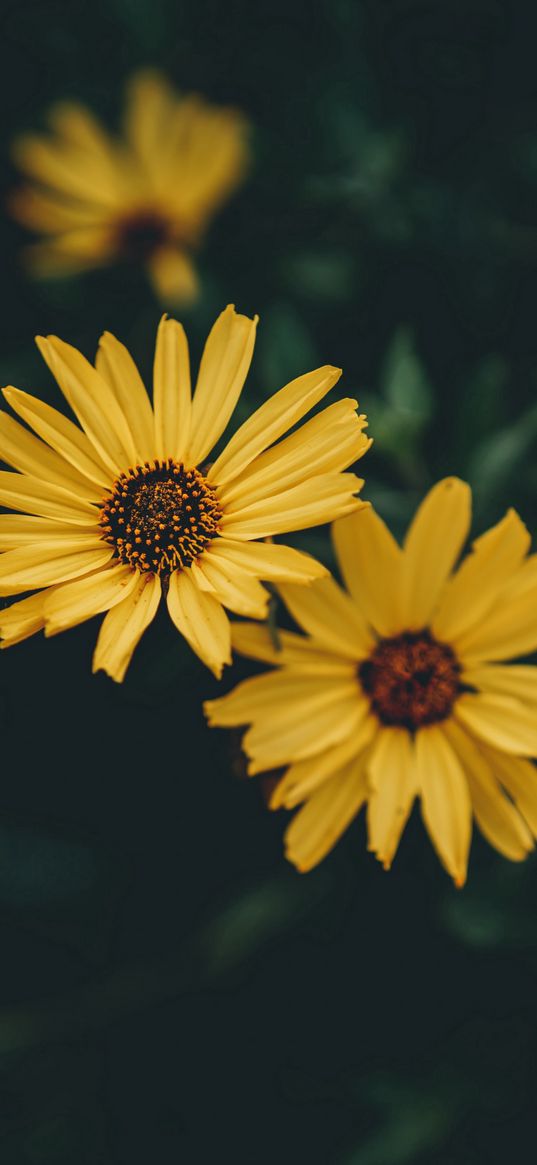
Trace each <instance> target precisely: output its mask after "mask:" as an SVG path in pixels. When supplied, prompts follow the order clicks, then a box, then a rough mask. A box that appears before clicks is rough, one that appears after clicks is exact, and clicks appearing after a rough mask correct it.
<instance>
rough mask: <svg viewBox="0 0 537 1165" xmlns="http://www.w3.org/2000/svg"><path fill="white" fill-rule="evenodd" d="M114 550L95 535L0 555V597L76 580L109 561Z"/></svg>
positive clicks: (43, 542) (39, 544) (44, 543)
mask: <svg viewBox="0 0 537 1165" xmlns="http://www.w3.org/2000/svg"><path fill="white" fill-rule="evenodd" d="M112 554H113V550H112V548H111V547H110V546H107V545H106V544H105V543H104V542H101V543H100V544H99V543H98V542H97V540H96V538H95V536H94V535H87V536H86V538H83V537H76V538H69V539H68V538H62V539H58V540H56V541H53V542H52V541H51V542H46V541H44V540H43V541H42V542H39V543H38V545H36V546H21V547H19V549H18V550H6V551H5V553H4V554H2V555H0V594H1V595H18V594H22V592H23V591H33V590H36V588H37V587H48V586H50V585H51V584H52V583H60V582H65V581H66V580H67V579H69V578H77V577H78V575H81V574H86V573H87V572H88V571H89V570H96V569H97V567H99V566H104V565H105V564H106V563H107V562H109V561H110V559H111V557H112Z"/></svg>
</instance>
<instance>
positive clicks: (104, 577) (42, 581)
mask: <svg viewBox="0 0 537 1165" xmlns="http://www.w3.org/2000/svg"><path fill="white" fill-rule="evenodd" d="M256 324H257V318H256V319H254V320H251V319H248V317H247V316H243V315H237V314H236V313H235V310H234V308H233V307H228V308H226V310H225V311H224V312H222V314H221V315H220V316H219V318H218V320H217V321H216V323H215V325H214V327H213V328H212V331H211V333H210V335H209V338H208V340H207V343H206V345H205V350H204V353H203V357H202V360H201V364H200V369H199V373H198V379H197V384H196V390H195V392H194V394H193V395H191V390H190V366H189V354H188V346H187V340H186V336H185V333H184V331H183V328H182V326H181V324H179V323H176V321H175V320H171V319H168V318H167V317H164V318H163V320H162V321H161V324H160V327H159V330H158V335H157V343H156V351H155V363H154V387H153V407H151V404H150V401H149V398H148V396H147V393H146V391H145V388H144V385H143V384H142V381H141V379H140V375H139V373H138V370H137V368H136V366H135V364H134V362H133V360H132V358H131V356H130V355H129V353H128V351H127V349H126V348H125V347H124V346H123V344H120V343H119V342H118V340H116V339H115V338H114V337H113V336H111V335H109V334H108V333H105V334H104V336H103V337H102V339H101V342H100V347H99V351H98V354H97V360H96V367H95V368H94V367H93V365H92V364H90V363H89V362H88V361H87V360H86V359H85V358H84V356H82V355H81V353H80V352H78V351H77V350H76V348H72V347H71V346H70V345H69V344H65V343H64V342H63V341H62V340H58V339H57V338H56V337H54V336H50V337H49V338H48V339H46V340H44V339H39V340H38V345H39V348H40V351H41V353H42V355H43V357H44V359H45V361H46V363H47V364H48V366H49V368H50V370H51V372H52V373H53V375H54V376H55V377H56V380H57V381H58V384H59V386H60V388H61V390H62V392H63V394H64V396H65V398H66V400H67V402H68V404H69V405H70V407H71V409H72V410H73V413H74V414H75V415H76V417H77V418H78V420H79V422H80V426H81V428H80V427H79V426H78V425H75V424H74V423H73V422H72V421H70V420H68V419H67V418H66V417H65V416H64V415H63V414H62V413H59V412H58V411H57V410H56V409H54V408H51V407H50V405H47V404H44V403H43V401H41V400H38V399H37V398H36V397H33V396H29V395H28V394H27V393H25V392H21V391H20V390H19V389H16V388H6V389H4V396H5V397H6V399H7V401H8V403H9V404H10V405H11V407H12V408H13V410H14V411H15V412H16V413H18V415H19V416H20V417H21V418H22V420H23V421H26V423H27V424H28V425H29V426H30V427H31V428H32V429H33V430H34V431H35V432H36V433H37V434H38V436H37V437H35V436H33V435H32V433H30V432H29V431H28V429H26V428H24V427H23V426H22V425H20V424H19V423H18V422H17V421H15V420H13V418H12V417H10V416H8V415H7V414H6V413H0V457H1V458H2V460H3V461H5V462H7V464H8V465H12V466H13V467H14V468H15V469H16V470H19V471H20V472H18V473H10V472H0V505H3V506H7V507H9V509H12V510H18V511H23V513H18V514H2V515H0V550H2V551H4V553H3V554H1V555H0V595H16V594H21V593H23V592H26V591H33V590H37V589H38V588H45V589H40V590H39V593H37V594H35V595H32V596H31V597H29V598H24V599H22V601H20V602H17V603H14V604H13V605H12V606H11V607H9V608H8V609H7V610H4V611H1V612H0V638H1V639H2V640H3V644H2V646H4V647H6V646H9V645H10V644H12V643H17V642H19V641H20V640H21V639H25V638H26V637H27V636H29V635H32V634H33V633H34V632H35V631H38V630H40V629H41V628H43V627H44V628H45V634H46V635H55V634H56V633H57V632H58V631H64V630H65V629H66V628H68V627H72V626H74V625H75V624H77V623H81V622H83V621H84V620H85V619H89V618H90V617H91V616H92V615H96V614H98V613H100V612H105V611H107V612H108V614H107V615H106V618H105V619H104V621H103V624H102V627H101V631H100V634H99V639H98V642H97V648H96V651H95V657H94V664H93V667H94V671H95V670H98V669H99V668H102V669H104V671H106V672H108V674H109V675H110V676H112V678H113V679H115V680H122V679H123V677H124V675H125V672H126V669H127V667H128V664H129V661H130V659H131V656H132V653H133V651H134V648H135V646H136V644H137V642H138V640H139V639H140V637H141V636H142V634H143V632H144V631H145V629H146V627H147V626H148V624H149V623H150V622H151V620H152V619H153V617H154V615H155V612H156V610H157V607H158V604H159V601H160V597H161V594H162V593H164V594H165V596H166V599H167V604H168V610H169V613H170V616H171V618H172V620H173V622H174V623H175V625H176V627H177V628H178V629H179V631H180V632H181V634H182V635H184V637H185V639H186V640H187V641H188V643H189V644H190V646H191V647H192V649H193V650H194V651H195V652H196V653H197V654H198V655H199V656H200V658H201V659H202V660H204V662H205V663H206V664H207V666H208V667H210V668H211V670H212V671H213V672H214V674H215V675H216V676H219V675H220V674H221V671H222V667H223V665H224V664H225V663H229V662H230V659H231V645H230V625H229V620H228V618H227V615H226V614H225V612H224V609H223V608H224V607H227V608H229V610H231V611H235V612H238V613H239V614H241V615H249V616H252V617H254V618H258V619H262V618H263V617H264V615H265V614H266V609H267V602H268V600H269V598H270V595H269V592H268V591H267V589H266V587H264V586H262V584H261V582H260V581H259V580H260V579H265V580H267V581H282V580H287V581H289V582H296V583H299V584H303V583H310V582H311V581H312V580H313V579H316V578H318V577H320V576H322V575H324V574H326V573H327V572H326V570H325V568H324V567H323V566H321V565H320V564H319V563H318V562H316V561H315V559H313V558H311V557H310V556H309V555H307V554H303V553H301V552H299V551H297V550H294V549H292V548H291V547H289V546H282V545H273V544H268V543H265V542H259V541H256V539H263V538H267V537H270V536H271V535H274V534H281V533H283V532H284V531H290V530H298V529H300V528H302V527H305V526H315V525H317V524H319V523H324V522H328V521H330V520H331V519H332V518H333V517H334V516H336V515H340V514H347V513H350V512H351V511H352V510H353V509H355V508H356V507H357V506H361V505H362V504H363V503H361V502H360V501H359V500H358V499H357V498H356V497H355V494H356V492H357V491H358V490H359V489H360V488H361V486H362V484H363V482H362V481H361V480H360V479H359V478H357V477H356V476H355V475H354V474H353V473H342V472H341V470H343V469H345V468H346V467H347V466H348V465H351V464H352V463H353V462H354V461H356V460H357V459H358V458H359V457H361V456H362V455H363V453H365V451H366V449H367V448H368V446H369V444H370V441H369V440H368V438H367V437H366V435H365V433H364V431H363V430H364V427H365V424H366V421H365V417H363V416H358V415H357V413H356V411H355V409H356V401H355V400H342V401H338V402H337V403H335V404H333V405H331V406H329V407H328V408H326V409H324V410H323V411H322V412H320V413H318V414H317V415H316V416H314V417H313V418H312V419H310V420H309V421H307V422H306V423H305V424H303V425H302V426H301V427H300V428H298V429H297V430H295V431H294V432H293V433H292V434H291V435H290V436H287V437H285V438H284V440H280V438H281V437H283V436H284V434H285V433H287V431H288V430H289V429H290V428H292V427H293V426H294V425H296V423H297V422H298V421H300V420H301V419H302V418H303V417H304V416H305V414H306V413H307V412H309V411H310V409H312V408H313V407H314V406H315V405H316V404H317V403H318V402H319V401H320V400H322V399H323V397H324V396H325V395H326V393H327V392H329V390H330V389H331V388H332V387H333V386H334V385H335V384H336V382H337V380H338V379H339V377H340V375H341V373H340V369H338V368H332V367H330V366H328V365H327V366H325V367H323V368H318V369H316V370H315V371H314V372H309V373H306V375H304V376H299V377H298V378H297V379H296V380H293V381H291V382H290V383H289V384H288V385H286V387H285V388H282V389H281V390H280V392H277V393H276V394H275V395H274V396H273V397H271V398H270V399H269V400H268V401H266V403H265V404H263V405H262V406H261V407H260V408H259V409H258V410H257V411H256V412H255V413H254V414H253V415H252V416H251V417H250V418H249V420H247V421H246V422H245V423H244V424H243V425H241V427H240V428H239V429H238V430H237V432H236V433H235V435H234V436H233V437H232V438H231V440H230V441H229V442H228V444H227V445H226V446H225V448H224V450H223V452H222V453H220V455H219V456H218V457H217V458H216V460H215V461H214V462H213V463H212V464H210V465H209V464H207V459H208V458H209V456H210V454H211V452H212V450H213V449H214V446H215V444H216V442H217V441H218V440H219V438H220V436H221V435H222V433H223V431H224V429H225V428H226V426H227V424H228V421H229V420H230V417H231V415H232V413H233V410H234V408H235V405H236V404H237V401H238V398H239V396H240V393H241V390H242V387H243V384H244V381H245V378H246V375H247V372H248V368H249V366H250V361H251V358H252V353H253V348H254V341H255V331H256ZM39 438H41V439H39Z"/></svg>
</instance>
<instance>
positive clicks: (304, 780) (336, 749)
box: [270, 709, 377, 809]
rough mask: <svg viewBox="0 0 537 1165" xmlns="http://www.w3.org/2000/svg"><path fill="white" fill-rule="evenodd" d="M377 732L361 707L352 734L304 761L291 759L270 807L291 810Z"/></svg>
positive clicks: (360, 750) (330, 776) (340, 769)
mask: <svg viewBox="0 0 537 1165" xmlns="http://www.w3.org/2000/svg"><path fill="white" fill-rule="evenodd" d="M376 732H377V724H376V721H375V719H374V717H373V716H370V715H368V713H367V709H365V710H364V718H363V720H362V722H361V723H360V725H359V726H358V728H357V730H356V732H353V733H352V736H348V737H347V739H346V740H343V741H342V742H341V744H336V745H334V746H333V747H332V748H329V749H327V750H326V751H325V752H321V753H317V755H316V756H310V757H307V758H306V760H299V761H295V763H294V764H292V765H290V766H289V768H288V769H287V772H286V773H285V775H284V776H283V777H282V779H281V781H279V782H278V784H277V785H276V788H275V789H274V792H273V794H272V797H271V799H270V808H271V809H281V808H282V807H283V808H284V809H295V808H296V806H297V805H299V804H300V803H301V802H302V801H306V800H307V799H308V797H311V795H312V793H315V792H316V790H317V789H318V788H320V786H321V785H323V784H324V783H325V781H331V780H332V777H335V776H337V774H338V773H340V772H341V771H342V769H343V768H344V767H345V765H347V764H348V763H349V762H350V761H352V760H353V759H356V758H357V757H358V755H359V754H360V753H361V752H362V751H363V750H364V749H365V748H368V746H369V745H370V744H371V741H372V740H373V739H374V737H375V734H376Z"/></svg>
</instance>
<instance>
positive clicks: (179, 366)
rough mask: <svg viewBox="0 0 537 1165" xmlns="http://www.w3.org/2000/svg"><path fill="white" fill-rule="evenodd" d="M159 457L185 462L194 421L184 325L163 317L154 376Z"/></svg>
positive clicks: (156, 350)
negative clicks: (191, 424)
mask: <svg viewBox="0 0 537 1165" xmlns="http://www.w3.org/2000/svg"><path fill="white" fill-rule="evenodd" d="M153 407H154V410H155V446H156V450H157V457H160V458H163V459H164V458H168V457H173V458H175V460H176V461H182V460H183V459H184V456H185V452H186V449H187V447H188V440H189V434H190V418H191V410H192V405H191V399H190V359H189V355H188V343H187V338H186V336H185V331H184V328H183V326H182V324H178V323H177V322H176V320H169V319H168V318H167V317H166V316H163V317H162V319H161V321H160V324H159V329H158V333H157V344H156V348H155V365H154V373H153Z"/></svg>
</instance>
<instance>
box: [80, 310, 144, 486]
mask: <svg viewBox="0 0 537 1165" xmlns="http://www.w3.org/2000/svg"><path fill="white" fill-rule="evenodd" d="M95 367H96V368H97V372H98V373H99V374H100V376H102V378H103V380H106V382H107V384H108V385H109V386H110V388H111V389H112V392H113V393H114V395H115V397H116V400H117V402H118V405H119V407H120V409H121V411H122V413H123V416H124V417H125V420H126V422H127V424H128V426H129V429H130V432H131V436H132V440H133V444H134V447H135V450H136V460H137V461H138V462H140V463H141V464H143V463H144V461H152V460H153V458H154V457H155V455H156V448H155V438H154V433H153V410H152V408H151V404H150V401H149V397H148V395H147V392H146V390H145V387H144V383H143V381H142V378H141V376H140V373H139V372H138V369H137V367H136V364H135V363H134V360H133V358H132V356H131V354H130V352H129V351H128V349H127V348H126V347H125V345H124V344H121V343H120V341H119V340H116V337H115V336H112V335H111V333H110V332H104V334H103V335H102V336H101V339H100V340H99V348H98V351H97V358H96V361H95Z"/></svg>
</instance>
